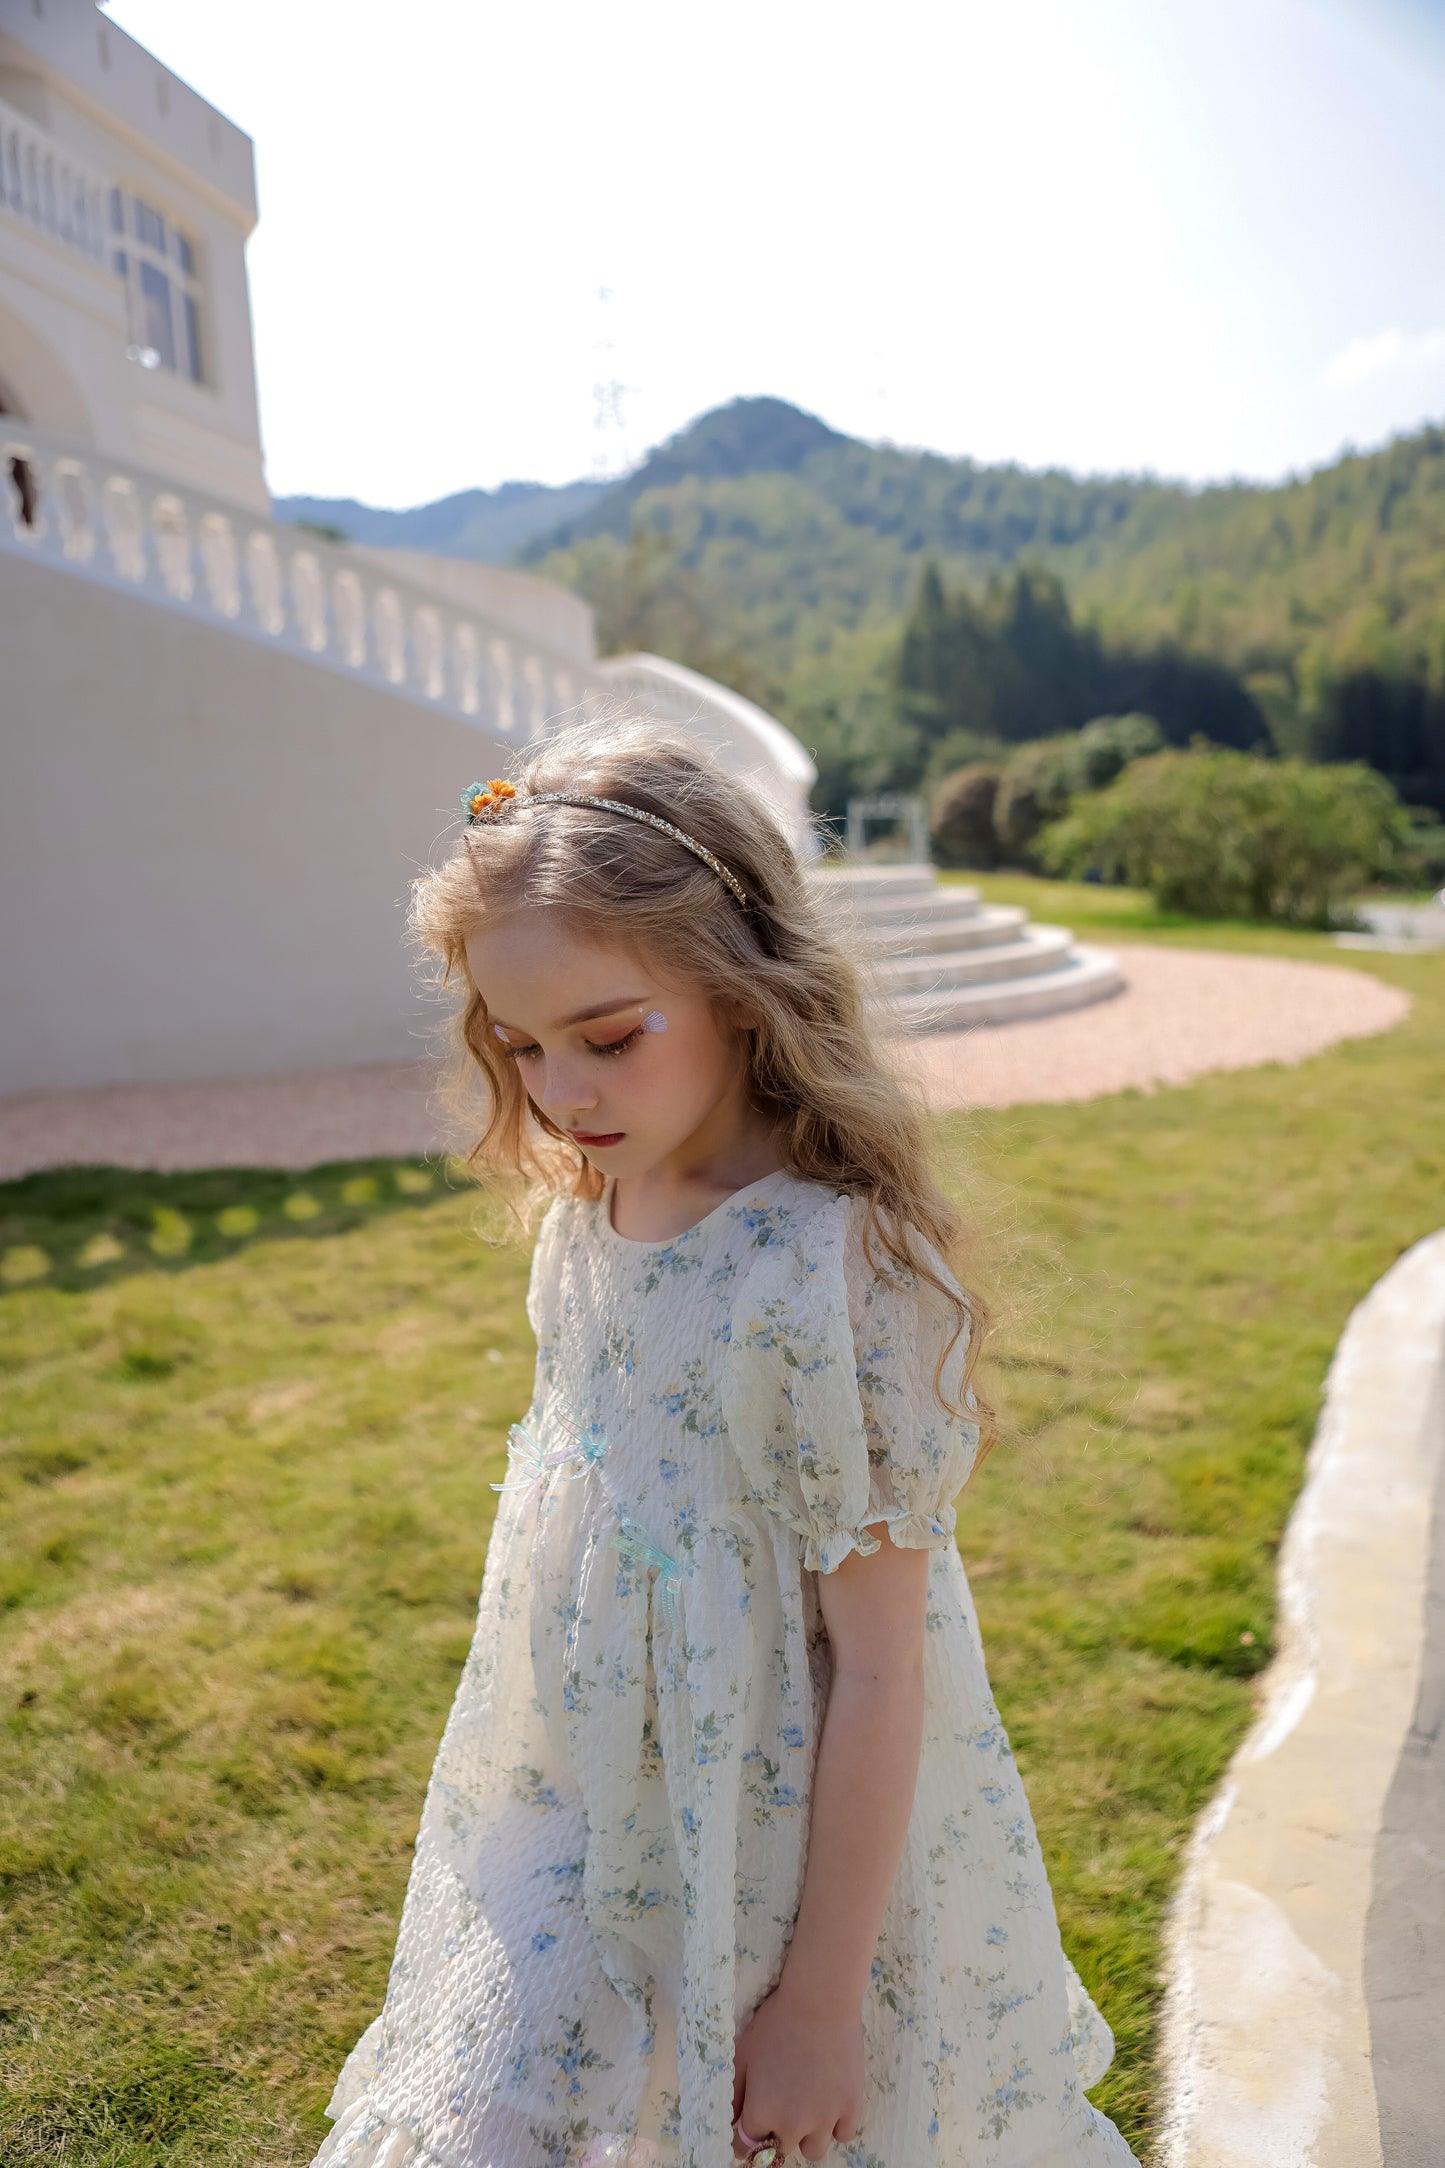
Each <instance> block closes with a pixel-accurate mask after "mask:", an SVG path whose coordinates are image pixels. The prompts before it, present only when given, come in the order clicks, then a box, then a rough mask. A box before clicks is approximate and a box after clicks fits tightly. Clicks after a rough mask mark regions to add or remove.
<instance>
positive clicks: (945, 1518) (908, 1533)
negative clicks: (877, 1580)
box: [803, 1505, 958, 1573]
mask: <svg viewBox="0 0 1445 2168" xmlns="http://www.w3.org/2000/svg"><path fill="white" fill-rule="evenodd" d="M957 1525H958V1512H957V1509H956V1507H954V1506H951V1505H949V1506H941V1507H940V1508H939V1510H938V1512H937V1513H909V1512H906V1511H904V1510H902V1509H900V1510H898V1511H896V1512H892V1513H870V1514H868V1515H867V1517H866V1518H865V1519H863V1520H861V1521H859V1523H858V1524H857V1526H856V1527H855V1528H833V1529H830V1530H829V1531H828V1533H827V1535H819V1534H818V1533H817V1532H816V1531H812V1532H810V1533H809V1534H807V1535H805V1536H804V1537H803V1564H804V1566H805V1567H806V1568H807V1570H808V1571H809V1572H810V1573H834V1572H836V1570H837V1569H838V1567H839V1566H841V1565H842V1563H843V1561H844V1559H845V1558H846V1557H847V1556H848V1554H849V1552H850V1551H857V1552H858V1553H859V1555H860V1557H863V1558H868V1557H870V1556H871V1555H872V1553H873V1552H874V1551H876V1550H878V1549H879V1548H880V1546H881V1542H882V1539H881V1537H879V1536H870V1535H869V1533H868V1530H869V1529H870V1528H878V1527H883V1528H886V1529H887V1530H888V1534H889V1537H890V1539H891V1541H892V1542H893V1544H894V1545H895V1547H896V1548H897V1549H898V1550H900V1551H936V1550H938V1549H940V1548H941V1546H942V1545H943V1544H945V1543H951V1542H952V1540H953V1532H954V1529H955V1528H956V1526H957Z"/></svg>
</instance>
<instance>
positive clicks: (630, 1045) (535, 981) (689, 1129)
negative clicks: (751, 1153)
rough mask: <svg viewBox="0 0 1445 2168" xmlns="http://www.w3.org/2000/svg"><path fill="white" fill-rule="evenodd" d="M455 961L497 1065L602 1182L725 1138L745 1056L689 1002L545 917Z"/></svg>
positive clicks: (472, 946)
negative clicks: (472, 988)
mask: <svg viewBox="0 0 1445 2168" xmlns="http://www.w3.org/2000/svg"><path fill="white" fill-rule="evenodd" d="M467 962H468V963H469V965H470V966H471V972H472V977H473V978H474V980H475V981H476V984H477V986H478V988H479V990H480V992H481V994H482V997H483V999H484V1000H485V1002H486V1004H487V1012H488V1016H489V1018H490V1028H492V1030H493V1036H494V1038H495V1041H496V1045H497V1049H498V1052H499V1053H500V1054H501V1056H502V1059H503V1060H504V1061H515V1062H516V1064H517V1069H518V1073H519V1075H520V1077H521V1080H522V1085H523V1088H524V1089H525V1091H526V1092H527V1095H528V1097H529V1098H530V1099H531V1101H532V1103H533V1105H534V1107H537V1108H539V1109H540V1110H541V1112H543V1113H544V1114H546V1115H547V1116H548V1117H549V1119H550V1120H551V1121H553V1122H554V1123H555V1124H556V1125H557V1127H558V1128H559V1129H565V1130H567V1131H569V1132H570V1133H571V1134H572V1135H573V1136H574V1137H575V1138H576V1140H577V1143H578V1144H579V1145H580V1147H581V1149H582V1150H583V1151H584V1152H585V1154H586V1156H587V1157H588V1158H589V1159H590V1160H592V1161H593V1163H594V1164H595V1165H596V1166H597V1167H599V1168H600V1169H601V1170H602V1172H603V1173H605V1174H616V1175H623V1176H627V1175H634V1174H644V1173H648V1172H650V1171H651V1170H652V1169H653V1168H655V1167H658V1166H659V1165H661V1164H662V1163H664V1162H665V1161H667V1160H669V1159H670V1158H672V1157H673V1155H679V1154H680V1155H681V1157H682V1159H683V1160H684V1161H686V1160H689V1159H692V1158H699V1159H701V1158H705V1157H706V1156H707V1153H708V1151H709V1150H710V1149H712V1148H717V1147H722V1146H725V1145H726V1144H727V1143H728V1142H730V1141H731V1140H732V1138H733V1137H734V1136H735V1135H736V1132H737V1129H738V1126H739V1117H740V1113H741V1110H742V1109H743V1107H744V1105H745V1100H744V1095H743V1077H744V1055H745V1050H744V1048H743V1046H742V1045H741V1044H740V1043H739V1040H738V1038H737V1035H736V1034H735V1033H734V1034H733V1035H731V1036H730V1035H729V1034H728V1032H727V1031H726V1028H725V1027H724V1026H721V1025H720V1023H719V1020H718V1018H717V1017H716V1016H715V1014H714V1011H713V1008H712V1006H711V1004H710V1003H709V1002H708V1001H707V1000H706V999H705V997H704V996H703V995H701V994H700V993H698V992H696V991H694V990H692V989H690V988H687V987H685V986H679V985H678V984H677V983H676V982H670V981H665V980H663V979H662V978H660V977H659V976H658V974H657V972H656V971H655V969H651V968H648V967H646V966H644V965H643V964H641V963H639V962H638V961H636V960H635V959H634V958H633V957H631V956H630V955H629V954H628V953H627V952H626V951H625V950H622V949H615V948H611V947H607V946H604V945H593V944H590V943H586V942H583V941H580V940H579V939H577V937H576V936H575V935H573V934H570V933H568V932H567V931H566V929H565V928H564V927H563V926H562V925H561V924H560V922H558V921H557V920H556V919H555V917H554V915H553V914H552V913H550V912H547V911H518V912H514V913H512V914H510V915H509V916H508V917H506V918H504V919H502V920H499V921H498V922H497V923H496V924H494V925H492V926H489V927H488V928H486V930H485V931H483V932H480V933H476V934H473V935H472V937H471V939H470V940H469V941H468V942H467ZM584 1012H588V1013H584Z"/></svg>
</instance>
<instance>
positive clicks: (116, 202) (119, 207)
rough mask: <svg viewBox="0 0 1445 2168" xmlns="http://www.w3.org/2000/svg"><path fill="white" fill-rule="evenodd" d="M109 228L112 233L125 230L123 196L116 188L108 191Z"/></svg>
mask: <svg viewBox="0 0 1445 2168" xmlns="http://www.w3.org/2000/svg"><path fill="white" fill-rule="evenodd" d="M110 230H111V232H112V233H124V232H125V198H124V196H123V195H122V194H121V192H120V190H119V189H118V188H113V189H112V190H111V192H110Z"/></svg>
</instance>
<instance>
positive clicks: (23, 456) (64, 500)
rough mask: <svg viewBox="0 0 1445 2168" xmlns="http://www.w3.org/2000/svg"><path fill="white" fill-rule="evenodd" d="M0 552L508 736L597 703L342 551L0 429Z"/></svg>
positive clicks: (542, 661)
mask: <svg viewBox="0 0 1445 2168" xmlns="http://www.w3.org/2000/svg"><path fill="white" fill-rule="evenodd" d="M0 499H3V502H0V550H5V551H9V552H13V553H17V554H20V555H23V556H28V557H32V558H40V559H44V560H47V561H49V562H51V563H53V564H58V565H63V566H65V567H66V568H67V569H69V570H71V571H74V572H77V573H80V574H82V575H84V576H86V577H88V578H91V579H95V580H99V581H100V582H102V583H103V584H105V585H108V586H112V587H118V588H121V589H124V590H127V591H129V592H131V593H133V594H138V595H141V596H144V597H146V598H147V599H148V600H150V601H153V602H159V603H162V604H164V605H165V606H167V607H168V608H170V609H174V610H182V611H184V612H185V613H187V614H188V615H194V616H197V617H200V618H205V619H208V620H209V621H211V622H212V623H218V624H223V625H226V626H228V627H229V628H230V629H231V630H233V631H235V632H238V633H242V634H246V635H249V636H250V637H251V638H253V639H256V640H260V641H264V642H265V643H266V644H267V645H269V646H275V647H282V648H287V649H290V650H291V651H293V652H295V653H299V654H301V655H304V656H305V657H307V659H309V660H312V661H315V662H319V663H321V664H323V665H325V666H328V667H330V668H333V669H336V670H340V671H342V672H344V673H345V674H346V675H347V676H350V677H356V678H360V679H365V680H368V681H370V682H372V683H374V684H377V685H379V686H382V687H385V688H386V689H387V690H389V691H393V692H399V693H402V694H405V695H406V696H407V697H409V698H411V699H414V700H419V701H422V702H424V703H425V704H426V705H427V706H429V707H437V708H441V709H445V710H449V711H451V712H452V713H454V714H456V715H458V716H462V717H465V718H466V719H467V720H468V721H473V722H476V723H478V724H479V725H482V726H484V727H485V728H487V729H488V730H490V731H493V732H495V733H496V734H497V735H498V736H501V737H505V738H523V739H525V738H531V737H539V736H541V735H542V734H543V733H544V732H545V731H546V730H547V729H549V728H555V727H556V725H557V724H558V723H559V722H562V721H565V720H567V719H568V718H569V717H570V716H572V715H574V714H575V713H576V712H577V711H578V709H579V706H580V704H581V703H582V702H583V701H584V699H586V698H587V697H588V696H589V695H590V694H595V693H597V692H600V689H601V687H600V680H599V678H598V677H597V676H595V675H588V676H587V677H584V674H583V672H582V671H581V669H580V668H579V666H578V665H577V664H576V663H575V661H574V660H573V659H572V658H571V657H567V656H563V655H559V654H554V653H551V652H549V651H548V650H546V649H543V648H541V647H539V646H538V644H537V643H536V641H535V640H534V639H532V638H531V637H530V636H527V637H523V636H521V635H519V634H518V633H516V632H514V631H512V630H511V629H510V628H509V627H507V626H505V625H502V624H498V623H495V622H493V621H491V620H489V619H487V618H485V617H483V616H481V615H480V614H479V613H477V612H473V611H468V610H464V609H462V608H460V607H458V606H457V605H456V604H454V603H451V602H449V601H447V600H446V599H445V598H443V597H441V596H439V595H436V594H433V593H431V592H430V591H429V590H427V589H425V588H422V587H420V586H415V585H413V584H412V583H411V582H409V581H407V580H404V579H400V578H398V577H397V576H396V575H394V574H393V573H392V572H390V571H389V570H376V569H373V568H371V567H370V566H368V565H366V564H364V563H363V562H362V561H361V560H359V559H358V558H356V557H354V556H352V555H351V554H350V553H349V552H348V551H347V550H346V549H345V548H344V547H338V546H337V545H335V544H332V543H327V542H323V541H321V540H320V539H319V538H313V537H311V536H310V535H307V534H306V533H304V532H303V531H302V530H300V529H298V528H295V527H285V526H281V525H279V524H277V523H275V522H273V521H270V520H266V519H263V518H261V517H259V516H258V515H256V514H253V513H248V512H246V511H244V510H242V509H239V508H238V507H236V506H234V505H223V504H221V503H219V502H216V501H212V500H208V499H206V498H204V497H202V496H201V495H200V494H199V493H198V492H196V491H194V490H190V489H185V488H181V487H179V486H178V485H176V484H174V483H171V482H168V481H165V480H162V479H161V478H160V477H158V476H156V475H153V474H148V473H146V472H144V471H143V470H142V469H140V468H138V467H134V466H131V465H129V464H128V463H126V462H124V461H121V460H116V459H113V458H110V457H106V456H102V455H100V454H98V453H95V452H93V451H91V450H90V449H88V448H85V447H80V446H76V445H70V444H66V443H64V442H62V441H61V440H59V439H57V438H54V437H51V436H50V435H49V434H48V433H44V432H41V431H39V430H32V429H29V428H26V427H23V426H21V425H17V424H16V423H15V422H14V421H13V419H12V418H11V417H9V416H0Z"/></svg>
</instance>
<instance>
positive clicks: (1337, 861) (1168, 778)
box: [1038, 741, 1408, 926]
mask: <svg viewBox="0 0 1445 2168" xmlns="http://www.w3.org/2000/svg"><path fill="white" fill-rule="evenodd" d="M1407 830H1408V824H1407V822H1406V818H1405V815H1404V811H1403V808H1402V807H1401V805H1400V802H1399V800H1398V798H1397V797H1396V795H1395V793H1394V791H1393V790H1392V789H1391V788H1390V785H1389V784H1388V783H1387V782H1386V781H1385V779H1384V777H1383V776H1381V775H1378V774H1377V773H1376V772H1375V770H1374V769H1373V768H1367V767H1365V766H1364V765H1363V763H1358V762H1353V763H1351V764H1349V765H1348V766H1343V765H1342V766H1329V767H1326V766H1314V765H1311V764H1310V763H1308V762H1306V761H1302V760H1258V759H1256V758H1255V757H1254V756H1253V755H1252V754H1249V753H1234V752H1225V751H1222V750H1219V749H1217V748H1211V749H1206V748H1205V747H1204V745H1203V743H1202V741H1200V742H1198V743H1197V744H1196V747H1195V749H1194V750H1193V751H1191V752H1187V753H1182V752H1164V753H1153V754H1150V755H1149V756H1148V757H1147V758H1145V759H1143V760H1136V761H1135V762H1133V764H1132V765H1131V766H1130V767H1128V768H1127V769H1126V770H1125V771H1124V773H1123V774H1122V775H1121V776H1120V777H1119V778H1118V779H1117V781H1115V782H1113V783H1111V784H1110V786H1109V788H1108V789H1107V790H1104V791H1099V792H1097V793H1096V794H1095V795H1093V796H1090V797H1084V798H1080V799H1078V800H1077V801H1076V802H1075V804H1074V806H1073V809H1072V811H1071V812H1070V813H1069V814H1068V816H1067V817H1066V818H1065V819H1063V820H1061V821H1058V822H1056V823H1055V824H1054V825H1053V826H1052V827H1051V828H1049V829H1047V830H1046V831H1045V832H1044V833H1043V834H1042V835H1041V836H1040V837H1039V841H1038V849H1039V855H1040V857H1041V859H1042V860H1043V863H1044V864H1045V865H1046V866H1047V867H1048V868H1049V870H1050V871H1051V872H1054V873H1065V874H1073V875H1075V876H1077V875H1082V874H1089V873H1094V874H1098V875H1102V877H1103V878H1104V879H1105V880H1108V881H1124V882H1127V883H1128V884H1129V885H1130V886H1131V887H1135V888H1145V889H1148V890H1149V891H1150V893H1151V894H1152V895H1153V897H1154V900H1155V902H1156V903H1157V904H1158V905H1159V907H1160V909H1161V910H1172V911H1189V912H1193V913H1195V914H1197V915H1198V916H1200V917H1202V918H1248V919H1281V920H1284V921H1285V922H1287V923H1289V924H1291V925H1298V926H1325V925H1328V924H1330V923H1331V921H1332V920H1334V919H1336V918H1337V917H1339V916H1340V915H1342V914H1343V913H1344V912H1346V911H1347V910H1348V907H1349V903H1350V899H1351V897H1352V896H1353V895H1354V894H1355V893H1356V891H1357V890H1358V889H1359V888H1360V887H1361V886H1362V885H1363V884H1364V883H1365V882H1366V881H1368V880H1369V879H1370V878H1371V877H1372V876H1374V875H1377V874H1379V873H1381V872H1383V871H1386V870H1388V869H1389V868H1391V867H1392V866H1394V865H1395V864H1396V863H1397V862H1398V859H1399V856H1400V852H1401V850H1402V848H1403V847H1404V842H1405V838H1406V834H1407Z"/></svg>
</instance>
